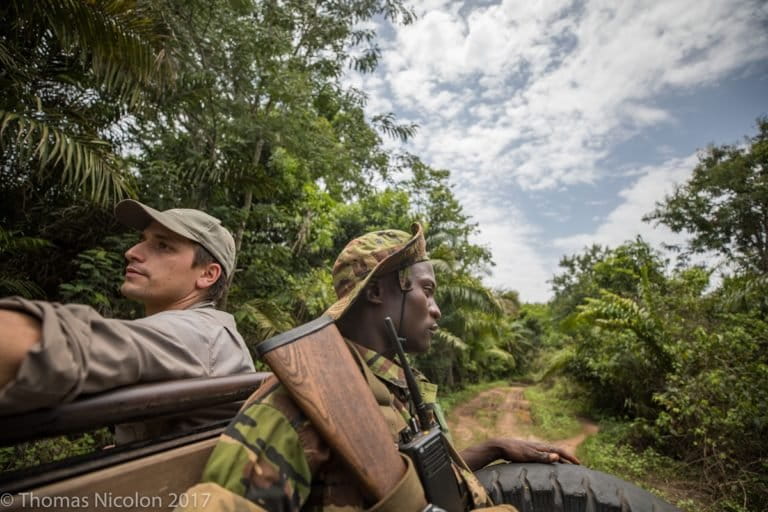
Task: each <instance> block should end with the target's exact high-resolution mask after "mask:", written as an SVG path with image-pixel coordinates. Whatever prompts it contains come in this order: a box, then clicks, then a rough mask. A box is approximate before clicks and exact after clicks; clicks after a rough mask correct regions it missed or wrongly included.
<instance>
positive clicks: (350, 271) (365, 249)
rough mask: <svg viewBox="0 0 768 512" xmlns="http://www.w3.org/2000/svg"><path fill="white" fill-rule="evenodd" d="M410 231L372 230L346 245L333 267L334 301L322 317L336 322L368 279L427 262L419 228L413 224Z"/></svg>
mask: <svg viewBox="0 0 768 512" xmlns="http://www.w3.org/2000/svg"><path fill="white" fill-rule="evenodd" d="M411 232H412V234H408V233H406V232H405V231H399V230H396V229H388V230H383V231H374V232H373V233H367V234H365V235H363V236H361V237H359V238H355V239H354V240H352V241H351V242H349V243H348V244H347V246H346V247H345V248H344V250H342V251H341V253H340V254H339V257H338V258H336V263H334V265H333V271H332V275H333V288H334V289H335V290H336V296H337V297H338V300H337V301H336V302H335V303H334V304H333V305H332V306H331V307H330V308H328V309H327V310H326V312H325V314H326V315H328V316H330V317H331V318H333V319H335V320H338V319H339V318H341V316H342V315H343V314H344V313H345V312H346V311H347V309H349V306H351V305H352V303H353V302H354V301H355V299H357V297H358V296H359V295H360V292H361V291H362V290H363V289H364V288H365V286H366V285H367V284H368V283H369V282H370V280H371V278H372V277H374V276H380V275H384V274H388V273H390V272H394V271H396V270H399V269H403V268H405V267H409V266H411V265H413V264H414V263H418V262H420V261H426V260H427V259H429V256H428V255H427V244H426V242H425V241H424V231H423V230H422V229H421V226H420V225H419V224H416V223H414V224H413V225H412V226H411Z"/></svg>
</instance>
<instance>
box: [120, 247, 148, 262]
mask: <svg viewBox="0 0 768 512" xmlns="http://www.w3.org/2000/svg"><path fill="white" fill-rule="evenodd" d="M141 244H142V242H139V243H137V244H135V245H134V246H132V247H130V248H128V250H127V251H125V259H126V260H128V261H143V259H144V256H143V253H142V251H141Z"/></svg>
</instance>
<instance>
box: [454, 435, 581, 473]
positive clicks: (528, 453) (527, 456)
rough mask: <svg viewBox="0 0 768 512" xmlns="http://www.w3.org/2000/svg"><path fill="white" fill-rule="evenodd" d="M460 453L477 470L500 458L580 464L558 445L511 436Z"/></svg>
mask: <svg viewBox="0 0 768 512" xmlns="http://www.w3.org/2000/svg"><path fill="white" fill-rule="evenodd" d="M460 455H461V458H462V459H464V462H466V463H467V466H469V469H471V470H472V471H477V470H478V469H480V468H483V467H485V466H487V465H488V464H490V463H491V462H493V461H495V460H499V459H502V460H506V461H510V462H542V463H552V462H570V463H572V464H580V462H579V459H577V458H576V457H574V456H573V455H572V454H571V453H569V452H568V451H567V450H564V449H562V448H559V447H557V446H554V445H551V444H548V443H540V442H537V441H524V440H522V439H511V438H494V439H488V440H487V441H483V442H481V443H478V444H476V445H474V446H470V447H469V448H466V449H465V450H464V451H462V452H461V454H460Z"/></svg>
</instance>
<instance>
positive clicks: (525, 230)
mask: <svg viewBox="0 0 768 512" xmlns="http://www.w3.org/2000/svg"><path fill="white" fill-rule="evenodd" d="M467 206H468V209H469V210H471V211H473V212H474V215H473V220H476V221H479V223H480V233H479V234H478V235H477V236H476V237H475V239H474V240H473V242H475V243H478V244H480V245H484V246H486V247H488V248H489V249H490V250H491V252H492V254H493V255H494V259H495V262H496V266H495V267H494V268H493V275H492V276H491V277H490V278H488V279H486V284H487V285H488V286H492V287H495V288H503V289H508V290H509V289H511V290H517V291H522V292H523V293H522V294H521V297H520V298H521V299H522V300H523V301H525V302H545V301H546V300H548V298H549V295H550V292H549V285H548V284H547V280H548V279H550V278H551V277H552V273H553V271H554V270H555V268H554V266H551V265H550V266H548V265H547V263H546V262H545V261H544V260H542V258H541V257H540V256H539V254H538V253H537V251H536V249H535V245H536V241H537V238H538V236H539V235H540V233H537V232H536V230H534V229H533V228H531V227H530V226H531V225H530V222H529V221H528V220H527V219H526V218H525V215H524V214H523V213H522V212H520V211H519V210H517V209H515V208H514V207H506V208H503V209H502V208H496V207H492V206H490V205H487V204H486V205H482V204H475V203H473V202H472V201H469V202H468V204H467Z"/></svg>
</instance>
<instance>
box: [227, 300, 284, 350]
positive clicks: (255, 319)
mask: <svg viewBox="0 0 768 512" xmlns="http://www.w3.org/2000/svg"><path fill="white" fill-rule="evenodd" d="M234 316H235V320H237V323H238V325H240V324H242V325H243V326H244V327H246V328H247V329H248V330H250V331H252V332H254V333H255V335H256V339H255V340H254V341H255V342H259V341H262V340H265V339H267V338H269V337H271V336H274V335H275V334H278V333H280V332H283V331H287V330H288V329H290V328H291V327H293V325H292V321H291V316H290V315H289V314H288V313H286V312H285V311H283V310H282V309H280V308H279V307H278V306H277V305H276V304H274V303H272V302H269V301H266V300H262V299H253V300H251V301H248V302H246V303H244V304H242V305H241V306H240V307H239V308H238V310H237V311H235V313H234Z"/></svg>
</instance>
